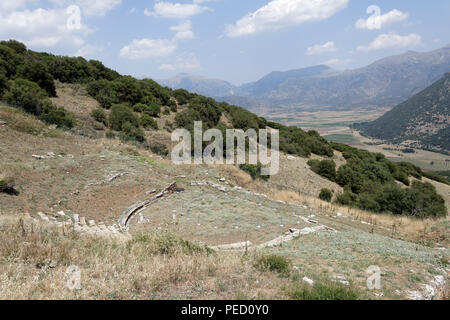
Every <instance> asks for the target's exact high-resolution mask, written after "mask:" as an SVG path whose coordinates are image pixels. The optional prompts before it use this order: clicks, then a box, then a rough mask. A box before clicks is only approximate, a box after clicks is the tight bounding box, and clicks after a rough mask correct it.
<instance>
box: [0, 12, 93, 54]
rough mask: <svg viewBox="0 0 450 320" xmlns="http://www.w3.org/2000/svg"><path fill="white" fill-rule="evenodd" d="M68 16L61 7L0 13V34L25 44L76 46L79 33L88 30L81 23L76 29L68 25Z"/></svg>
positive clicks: (78, 45) (83, 33)
mask: <svg viewBox="0 0 450 320" xmlns="http://www.w3.org/2000/svg"><path fill="white" fill-rule="evenodd" d="M68 17H69V14H68V13H67V12H66V10H65V9H48V10H46V9H42V8H38V9H35V10H23V11H13V12H10V13H8V14H6V15H4V16H0V37H3V38H5V37H6V38H14V39H17V40H20V41H22V42H24V43H25V44H26V45H28V46H38V47H53V46H56V45H65V46H69V47H80V46H82V45H83V44H84V40H83V36H86V35H87V34H89V33H90V32H91V30H90V29H89V28H88V27H87V26H86V25H83V24H82V23H81V24H80V26H79V28H77V29H71V28H68V26H67V21H68Z"/></svg>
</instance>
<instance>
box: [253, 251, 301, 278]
mask: <svg viewBox="0 0 450 320" xmlns="http://www.w3.org/2000/svg"><path fill="white" fill-rule="evenodd" d="M254 266H255V268H257V269H258V270H260V271H271V272H277V273H280V274H283V275H288V274H289V273H290V271H291V267H292V263H291V261H290V260H289V259H287V258H286V257H283V256H279V255H276V254H270V255H263V256H261V257H259V258H258V259H257V260H256V262H255V265H254Z"/></svg>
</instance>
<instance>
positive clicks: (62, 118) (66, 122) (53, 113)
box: [39, 100, 74, 128]
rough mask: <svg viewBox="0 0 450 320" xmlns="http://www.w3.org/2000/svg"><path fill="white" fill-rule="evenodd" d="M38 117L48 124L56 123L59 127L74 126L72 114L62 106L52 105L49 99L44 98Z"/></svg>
mask: <svg viewBox="0 0 450 320" xmlns="http://www.w3.org/2000/svg"><path fill="white" fill-rule="evenodd" d="M39 119H41V120H42V121H44V122H46V123H48V124H56V125H57V126H58V127H59V128H72V127H73V126H74V119H73V114H72V113H70V112H68V111H67V110H65V109H64V108H63V107H57V106H55V105H53V104H52V103H51V101H50V100H45V101H44V103H43V104H42V111H41V114H40V115H39Z"/></svg>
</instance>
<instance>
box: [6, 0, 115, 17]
mask: <svg viewBox="0 0 450 320" xmlns="http://www.w3.org/2000/svg"><path fill="white" fill-rule="evenodd" d="M2 1H3V0H2ZM50 2H52V3H53V4H55V5H57V6H59V7H67V6H69V5H77V6H79V7H80V9H81V12H82V13H83V14H85V15H87V16H104V15H105V14H106V13H107V12H108V11H111V10H112V9H114V8H115V7H117V6H119V5H121V4H122V0H50Z"/></svg>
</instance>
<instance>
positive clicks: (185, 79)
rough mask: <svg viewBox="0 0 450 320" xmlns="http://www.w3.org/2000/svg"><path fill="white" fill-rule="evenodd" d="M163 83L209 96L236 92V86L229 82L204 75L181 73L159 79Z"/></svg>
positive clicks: (173, 87)
mask: <svg viewBox="0 0 450 320" xmlns="http://www.w3.org/2000/svg"><path fill="white" fill-rule="evenodd" d="M158 82H159V83H160V84H161V85H163V86H167V87H169V88H171V89H186V90H187V91H190V92H195V93H198V94H201V95H205V96H209V97H227V96H233V95H234V94H235V90H236V88H237V87H236V86H234V85H232V84H231V83H229V82H226V81H223V80H217V79H210V78H206V77H202V76H196V75H191V74H187V73H180V74H178V75H176V76H174V77H172V78H169V79H167V80H159V81H158Z"/></svg>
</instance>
